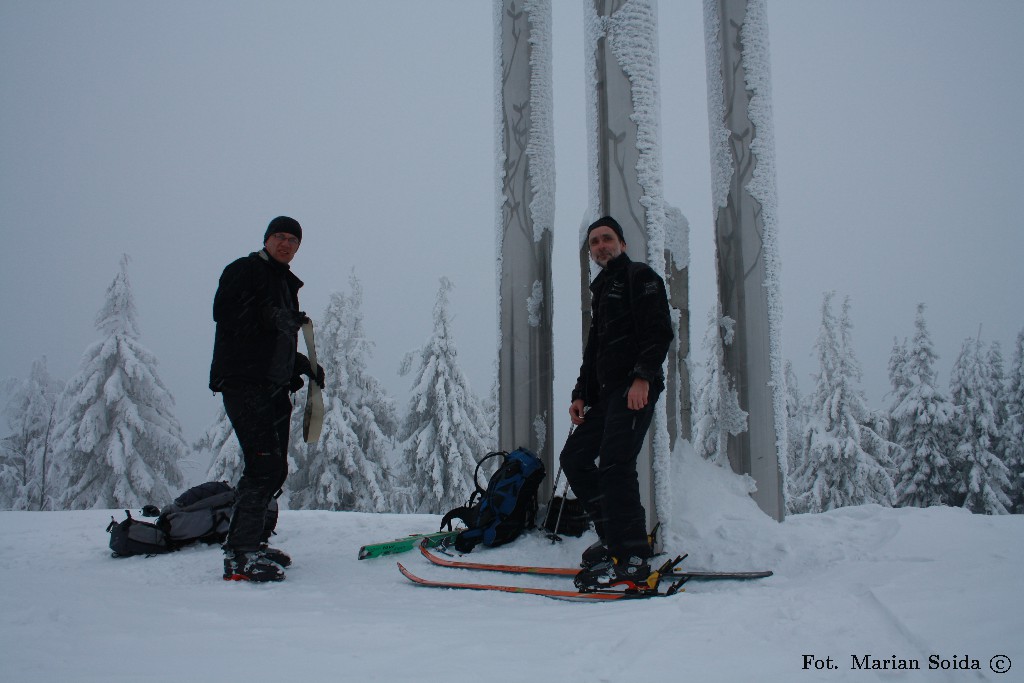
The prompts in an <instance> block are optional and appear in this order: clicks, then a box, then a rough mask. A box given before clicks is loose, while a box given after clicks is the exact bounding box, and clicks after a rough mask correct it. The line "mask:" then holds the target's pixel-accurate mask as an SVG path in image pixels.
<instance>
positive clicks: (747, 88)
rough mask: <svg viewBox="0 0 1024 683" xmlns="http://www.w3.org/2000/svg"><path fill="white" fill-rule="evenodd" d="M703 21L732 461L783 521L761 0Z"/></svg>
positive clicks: (711, 8) (721, 0)
mask: <svg viewBox="0 0 1024 683" xmlns="http://www.w3.org/2000/svg"><path fill="white" fill-rule="evenodd" d="M704 26H705V38H706V43H707V64H708V108H709V117H708V118H709V121H710V125H711V166H712V173H713V183H712V185H713V192H714V208H715V234H716V247H717V258H718V293H719V298H720V299H721V304H722V312H723V314H724V315H726V316H729V317H730V318H732V319H734V320H735V321H736V330H735V339H734V341H733V343H732V344H730V345H728V346H726V347H725V370H726V372H728V373H729V375H730V377H731V378H732V379H733V381H734V383H735V386H736V389H737V392H738V394H739V400H740V406H741V408H743V409H744V410H746V411H747V413H748V414H749V431H747V432H745V433H743V434H739V435H737V436H731V437H730V438H729V444H728V449H729V461H730V464H731V465H732V468H733V469H734V470H735V471H737V472H744V473H749V474H750V475H751V476H752V477H753V478H754V480H755V481H756V482H757V492H756V493H755V494H754V499H755V500H756V501H757V504H758V505H759V506H760V507H761V509H762V510H764V511H765V512H766V513H768V514H769V515H771V516H772V517H774V518H775V519H777V520H781V519H782V518H783V515H784V502H783V494H782V491H783V476H784V475H783V472H785V470H786V468H785V458H786V450H785V448H786V446H785V445H786V424H785V415H786V412H785V379H784V374H783V372H784V371H783V364H782V352H781V348H780V343H781V329H780V328H781V317H782V314H781V302H780V298H779V290H778V251H777V247H776V242H775V240H776V195H775V172H774V158H773V157H774V151H775V143H774V137H773V128H772V111H771V80H770V71H769V61H768V21H767V16H766V11H765V0H705V2H704Z"/></svg>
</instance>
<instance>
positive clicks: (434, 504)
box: [400, 278, 493, 513]
mask: <svg viewBox="0 0 1024 683" xmlns="http://www.w3.org/2000/svg"><path fill="white" fill-rule="evenodd" d="M451 288H452V284H451V282H450V281H449V280H448V278H441V286H440V289H439V290H438V293H437V303H436V304H435V305H434V332H433V334H432V335H431V337H430V339H429V341H427V343H426V344H425V345H424V346H423V347H422V348H421V349H420V350H419V351H414V352H411V353H409V354H407V355H406V357H405V359H404V360H403V362H402V368H401V371H400V372H401V374H402V375H407V374H409V373H410V372H413V386H412V390H411V396H410V399H409V408H408V412H407V415H406V418H405V422H404V423H403V425H402V429H401V434H400V436H401V441H402V444H403V449H402V453H403V459H404V461H405V464H406V473H407V475H409V476H410V477H411V480H410V483H411V485H412V487H413V493H414V498H413V502H414V506H415V509H414V510H412V511H414V512H429V513H442V512H447V511H448V510H449V509H451V508H455V507H457V506H459V505H464V504H465V502H466V500H467V499H468V498H469V496H470V494H472V492H473V490H474V488H475V487H474V484H473V473H474V471H475V469H476V463H477V460H478V459H480V458H482V457H483V456H484V455H486V454H487V453H488V452H489V451H490V450H493V449H491V448H488V444H487V442H486V435H487V433H488V428H487V424H486V421H485V419H484V418H483V416H482V415H481V411H480V408H479V400H478V399H477V398H476V397H475V396H474V394H473V393H472V391H471V390H470V388H469V383H468V382H467V381H466V378H465V376H464V375H463V374H462V370H461V369H460V367H459V361H458V354H457V351H456V348H455V341H454V339H452V334H451V320H450V316H449V312H448V292H449V291H450V290H451ZM414 365H415V371H413V366H414Z"/></svg>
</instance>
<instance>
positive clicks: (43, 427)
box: [0, 357, 63, 510]
mask: <svg viewBox="0 0 1024 683" xmlns="http://www.w3.org/2000/svg"><path fill="white" fill-rule="evenodd" d="M17 384H18V386H17V388H16V389H15V390H14V392H13V394H12V395H11V397H10V398H9V400H8V401H7V404H6V405H5V406H4V414H5V415H6V416H7V426H8V428H9V429H10V431H11V433H10V435H9V436H7V437H6V438H4V439H3V440H2V442H0V509H5V510H52V509H54V507H55V506H54V502H55V501H56V500H59V491H57V490H55V488H54V486H53V480H52V478H51V472H52V470H53V455H54V440H55V431H54V429H55V427H56V422H57V416H58V410H59V398H60V392H61V389H62V388H63V387H62V384H61V382H59V381H57V380H55V379H53V378H52V377H51V376H50V373H49V372H48V371H47V369H46V358H45V357H43V358H40V359H39V360H36V361H35V362H33V363H32V369H31V370H30V371H29V376H28V379H27V380H25V381H23V382H18V383H17Z"/></svg>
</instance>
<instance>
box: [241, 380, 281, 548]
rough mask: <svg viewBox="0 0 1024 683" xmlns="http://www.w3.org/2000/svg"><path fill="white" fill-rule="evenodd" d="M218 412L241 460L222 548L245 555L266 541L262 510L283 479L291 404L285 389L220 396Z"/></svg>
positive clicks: (266, 388)
mask: <svg viewBox="0 0 1024 683" xmlns="http://www.w3.org/2000/svg"><path fill="white" fill-rule="evenodd" d="M224 411H225V412H226V413H227V415H228V419H229V420H231V426H232V427H234V428H235V435H236V436H237V437H238V443H239V444H240V445H241V446H242V456H243V457H244V459H245V466H244V468H243V470H242V477H241V479H239V481H238V486H237V487H236V490H235V508H234V511H233V512H232V514H231V526H230V527H229V528H228V539H227V542H226V543H225V546H226V547H227V548H229V549H231V550H238V551H243V552H249V551H253V550H258V549H259V547H260V544H261V543H263V542H265V541H266V540H267V538H266V535H267V534H266V517H267V505H269V504H270V501H271V499H272V498H273V497H274V496H275V495H276V494H277V492H278V491H280V490H281V487H282V486H284V480H285V479H286V478H287V477H288V432H289V428H290V426H291V415H292V400H291V397H290V396H289V395H288V389H287V387H250V388H246V389H243V390H241V391H225V392H224Z"/></svg>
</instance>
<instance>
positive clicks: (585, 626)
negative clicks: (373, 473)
mask: <svg viewBox="0 0 1024 683" xmlns="http://www.w3.org/2000/svg"><path fill="white" fill-rule="evenodd" d="M673 476H674V477H675V479H676V481H675V483H676V490H677V491H678V492H679V494H680V495H679V496H678V499H677V501H676V504H675V509H674V511H673V512H672V519H671V520H670V522H671V524H672V527H673V532H672V534H671V535H670V536H669V537H668V538H666V539H665V540H666V546H667V547H668V548H669V549H679V550H682V551H686V552H689V553H690V557H689V558H688V559H687V560H686V561H685V563H684V565H686V566H690V567H694V568H711V569H761V568H771V569H774V570H775V576H773V577H771V578H768V579H763V580H760V581H752V582H746V583H742V582H720V583H690V584H688V586H687V590H686V592H685V593H683V594H680V595H678V596H676V597H673V598H670V599H663V600H649V601H637V602H628V603H621V604H603V603H602V604H578V603H572V602H563V601H556V600H550V599H547V598H542V597H534V596H527V595H508V594H502V593H480V592H472V591H445V590H437V589H432V588H424V587H420V586H416V585H413V584H411V583H409V582H408V581H407V580H405V579H404V578H403V577H402V576H401V575H400V574H399V573H398V571H397V570H396V569H395V561H396V559H400V560H401V561H402V562H403V563H405V564H407V566H409V567H410V568H411V569H413V571H415V572H417V573H419V574H421V575H423V576H427V577H445V578H451V579H457V580H463V581H473V580H479V581H482V582H489V583H501V582H507V583H516V582H530V583H531V584H538V585H558V586H565V585H566V583H565V580H564V579H562V580H559V579H544V578H541V577H522V578H520V577H504V576H500V575H496V574H488V575H479V574H475V573H473V572H467V571H463V570H454V569H444V568H441V567H434V566H431V565H429V564H428V563H427V562H426V560H424V559H423V558H422V557H420V556H419V554H418V553H415V552H413V553H408V554H406V555H402V556H398V557H397V558H396V557H390V558H381V559H375V560H364V561H359V560H357V559H356V553H357V551H358V549H359V547H360V546H361V545H363V544H364V543H367V542H371V541H377V540H387V539H390V538H394V537H397V536H402V535H405V534H407V533H411V532H418V531H424V530H432V529H434V528H436V526H437V523H438V519H439V518H438V517H435V516H428V515H372V514H361V513H347V512H317V511H285V512H283V513H282V515H281V521H280V524H279V526H278V530H279V534H278V536H277V537H275V544H276V545H278V546H280V547H282V548H284V549H286V550H287V551H288V552H290V553H291V554H292V556H293V558H294V559H295V564H294V565H293V566H292V568H291V569H290V570H289V572H288V579H287V581H285V582H284V583H281V584H275V585H252V584H241V583H226V582H224V581H222V580H221V578H220V560H221V554H220V552H219V549H217V548H216V547H208V546H202V547H193V548H187V549H185V550H182V551H180V552H178V553H174V554H171V555H164V556H158V557H151V558H144V557H136V558H122V559H113V558H111V557H110V555H109V552H108V550H107V547H106V542H107V535H106V533H105V532H104V529H105V527H106V524H107V523H108V522H109V521H110V516H111V514H116V516H117V517H118V519H121V518H123V514H124V513H123V512H122V511H103V510H95V511H79V512H2V513H0V582H2V586H3V587H2V589H0V661H2V673H0V679H2V680H4V681H11V682H12V683H15V682H17V683H28V682H33V681H45V682H52V681H60V682H77V681H103V682H105V683H106V682H114V681H126V682H127V681H131V682H133V683H135V682H138V681H190V682H193V683H204V682H206V681H211V682H212V681H218V682H219V681H300V680H301V681H453V682H462V681H466V682H469V681H488V683H492V682H505V681H508V682H510V683H511V682H515V683H521V682H523V681H571V682H575V681H579V682H581V683H583V682H592V681H610V682H619V681H622V682H632V681H666V682H667V681H676V680H678V681H692V682H700V683H704V682H709V681H729V682H735V681H780V682H782V681H785V682H787V683H789V682H791V681H872V680H899V681H974V680H989V681H1006V682H1008V681H1021V680H1024V645H1022V643H1024V598H1022V580H1021V576H1022V573H1021V568H1022V566H1024V517H1021V516H1004V517H989V516H978V515H971V514H969V513H967V512H964V511H963V510H958V509H949V508H930V509H887V508H882V507H878V506H865V507H854V508H846V509H842V510H837V511H834V512H829V513H826V514H820V515H803V516H795V517H791V518H789V519H788V520H787V521H786V522H785V523H783V524H777V523H775V522H773V521H771V520H769V519H768V518H766V517H765V516H764V515H762V514H761V513H760V512H759V511H758V510H757V508H756V507H755V506H754V504H753V503H752V502H751V501H750V499H749V497H748V496H747V495H746V491H745V488H744V485H743V480H741V479H739V478H738V477H735V476H734V475H731V474H729V473H727V472H725V471H724V470H722V469H721V468H718V467H715V466H713V465H711V464H709V463H706V462H704V461H702V460H699V459H698V458H696V457H695V456H693V454H692V451H691V452H688V453H684V454H681V455H677V458H676V467H675V471H674V473H673ZM592 540H593V539H592V538H590V537H584V538H582V539H572V538H569V539H566V540H565V541H564V542H563V543H561V544H557V545H553V544H552V543H551V542H550V541H548V540H547V539H545V538H544V537H543V536H542V535H540V534H532V535H529V536H527V537H524V538H521V539H520V540H518V541H516V542H514V543H512V544H510V545H509V546H506V547H503V548H497V549H478V550H477V551H475V552H474V553H473V554H472V556H473V559H474V560H478V561H494V562H499V561H507V562H516V563H521V564H527V563H535V564H567V565H571V564H574V563H575V562H576V561H577V560H578V555H579V553H580V552H581V551H582V549H583V548H584V547H585V546H586V545H587V544H589V543H590V542H591V541H592ZM1000 655H1001V656H1005V657H1006V658H1007V659H999V658H998V656H1000ZM865 656H868V657H873V658H876V659H877V660H878V662H888V663H890V665H891V663H896V664H899V663H900V660H904V663H907V664H909V663H912V662H917V663H918V664H919V665H920V667H921V670H919V671H911V672H908V673H897V674H894V673H892V672H887V671H872V670H864V669H856V668H852V667H853V666H854V658H856V660H857V662H861V663H863V662H865V659H864V658H865ZM932 657H935V658H936V659H935V660H934V661H937V662H938V663H939V666H940V667H941V666H942V663H943V662H945V664H946V665H947V666H952V665H953V664H954V663H955V664H958V665H963V664H964V663H965V662H966V663H967V664H968V665H971V664H973V663H975V662H976V663H977V666H978V667H979V669H978V670H976V671H964V670H958V669H954V668H945V669H944V668H937V669H931V670H930V669H929V666H930V658H932ZM994 657H996V659H993V658H994ZM1007 664H1009V665H1010V666H1011V667H1012V668H1011V669H1010V670H1009V672H1007V673H1004V674H998V673H994V672H993V670H992V668H991V667H992V666H995V667H996V668H1000V667H1005V666H1006V665H1007ZM829 666H831V667H835V668H834V669H829V668H816V667H829Z"/></svg>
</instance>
